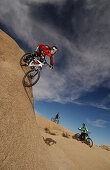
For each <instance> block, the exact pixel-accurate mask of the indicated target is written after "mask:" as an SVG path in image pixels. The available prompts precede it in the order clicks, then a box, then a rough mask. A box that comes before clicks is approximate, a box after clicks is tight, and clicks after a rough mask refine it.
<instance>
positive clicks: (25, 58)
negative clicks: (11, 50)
mask: <svg viewBox="0 0 110 170" xmlns="http://www.w3.org/2000/svg"><path fill="white" fill-rule="evenodd" d="M31 59H32V52H28V53H25V54H24V55H23V56H22V57H21V59H20V65H21V66H27V64H28V63H29V62H30V60H31Z"/></svg>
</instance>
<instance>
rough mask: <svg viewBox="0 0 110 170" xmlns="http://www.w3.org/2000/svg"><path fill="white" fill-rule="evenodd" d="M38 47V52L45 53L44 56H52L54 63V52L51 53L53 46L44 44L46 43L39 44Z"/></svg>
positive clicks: (51, 62) (51, 59)
mask: <svg viewBox="0 0 110 170" xmlns="http://www.w3.org/2000/svg"><path fill="white" fill-rule="evenodd" d="M37 48H38V51H37V52H38V54H39V55H41V54H43V55H44V56H46V55H47V56H49V57H50V64H51V65H53V64H54V62H53V57H52V54H51V53H50V50H51V48H52V47H51V46H49V45H44V44H38V45H37Z"/></svg>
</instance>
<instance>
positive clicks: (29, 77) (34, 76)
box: [22, 69, 40, 87]
mask: <svg viewBox="0 0 110 170" xmlns="http://www.w3.org/2000/svg"><path fill="white" fill-rule="evenodd" d="M39 78H40V71H39V70H36V69H32V70H29V71H28V72H27V73H26V74H25V76H24V77H23V81H22V82H23V85H24V87H32V86H33V85H35V84H36V83H37V82H38V80H39Z"/></svg>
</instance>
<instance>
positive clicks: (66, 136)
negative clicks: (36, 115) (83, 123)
mask: <svg viewBox="0 0 110 170" xmlns="http://www.w3.org/2000/svg"><path fill="white" fill-rule="evenodd" d="M62 136H63V137H65V138H69V136H70V135H69V134H68V133H67V132H63V133H62Z"/></svg>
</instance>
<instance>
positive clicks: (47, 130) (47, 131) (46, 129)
mask: <svg viewBox="0 0 110 170" xmlns="http://www.w3.org/2000/svg"><path fill="white" fill-rule="evenodd" d="M44 130H45V132H46V133H49V134H50V135H56V133H53V132H50V130H49V129H48V128H45V129H44Z"/></svg>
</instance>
